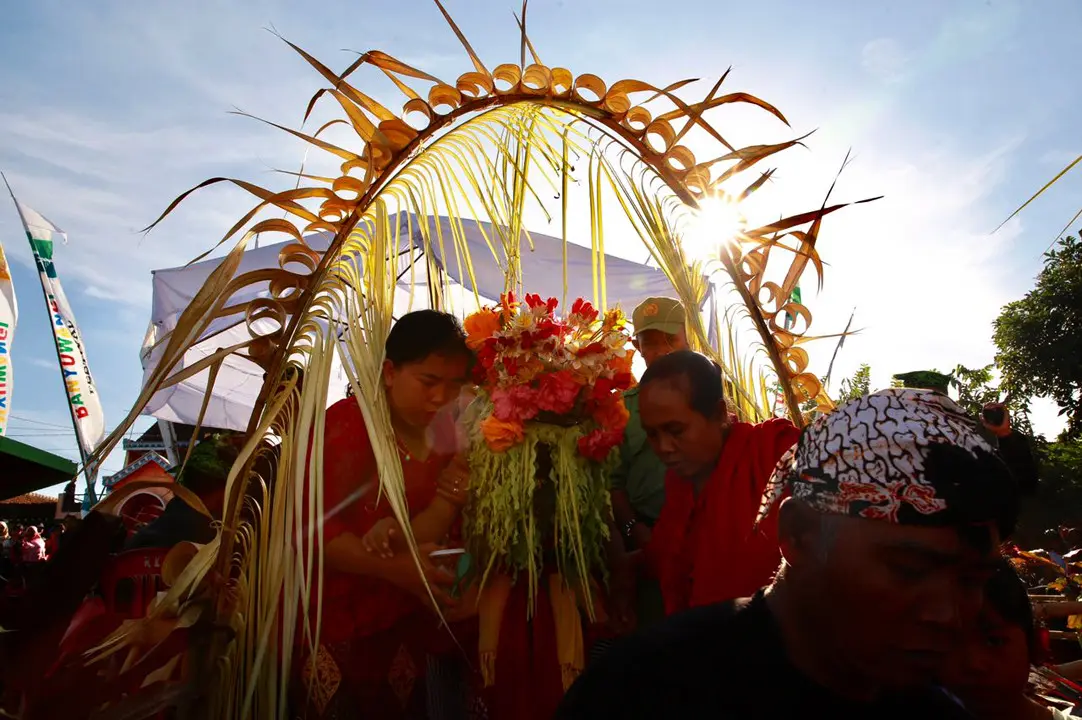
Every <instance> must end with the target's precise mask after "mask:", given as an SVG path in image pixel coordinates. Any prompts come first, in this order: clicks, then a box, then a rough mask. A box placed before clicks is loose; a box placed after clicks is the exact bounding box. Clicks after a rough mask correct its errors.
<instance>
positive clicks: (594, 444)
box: [579, 428, 624, 462]
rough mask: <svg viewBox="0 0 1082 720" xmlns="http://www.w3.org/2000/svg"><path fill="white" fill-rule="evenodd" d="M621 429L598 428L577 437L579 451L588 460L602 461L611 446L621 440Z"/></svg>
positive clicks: (613, 446)
mask: <svg viewBox="0 0 1082 720" xmlns="http://www.w3.org/2000/svg"><path fill="white" fill-rule="evenodd" d="M623 437H624V433H623V430H619V431H616V430H604V429H602V428H598V429H597V430H594V431H592V432H590V433H588V434H586V435H583V436H582V437H580V438H579V453H581V454H582V456H583V457H585V458H586V459H588V460H593V461H594V462H604V461H605V460H606V459H608V457H609V453H611V452H612V450H613V448H615V447H616V446H617V445H619V444H620V441H621V440H623Z"/></svg>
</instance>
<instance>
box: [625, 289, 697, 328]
mask: <svg viewBox="0 0 1082 720" xmlns="http://www.w3.org/2000/svg"><path fill="white" fill-rule="evenodd" d="M686 318H687V316H686V314H685V312H684V306H683V305H682V304H681V303H680V301H679V300H673V299H672V298H665V297H652V298H646V299H645V300H643V301H642V302H641V303H639V306H638V307H637V308H635V312H633V313H632V314H631V324H632V325H634V326H635V334H636V335H638V334H639V333H644V332H646V331H647V330H657V331H658V332H663V333H665V334H666V335H679V334H680V333H681V332H682V331H683V330H684V322H685V320H686Z"/></svg>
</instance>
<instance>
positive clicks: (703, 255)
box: [683, 198, 747, 261]
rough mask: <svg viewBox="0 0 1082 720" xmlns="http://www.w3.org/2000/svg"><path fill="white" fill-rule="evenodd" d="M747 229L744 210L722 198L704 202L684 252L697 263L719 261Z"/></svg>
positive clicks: (692, 223) (686, 238)
mask: <svg viewBox="0 0 1082 720" xmlns="http://www.w3.org/2000/svg"><path fill="white" fill-rule="evenodd" d="M746 226H747V221H746V219H745V218H744V216H743V215H742V214H741V213H740V209H739V208H738V207H737V206H736V205H734V204H733V203H731V202H728V201H726V200H723V199H721V198H708V199H706V200H704V201H703V202H702V203H701V204H700V206H699V209H698V210H695V211H694V215H693V216H692V218H691V221H690V222H689V223H688V226H687V229H686V231H685V233H684V237H683V245H684V252H686V253H687V254H688V256H689V257H690V258H691V259H693V260H701V261H711V260H717V259H718V255H719V253H720V252H721V249H722V248H723V247H725V246H726V245H728V244H730V243H732V242H734V241H735V240H736V239H737V238H738V237H739V236H740V234H741V232H742V231H743V230H744V228H745V227H746Z"/></svg>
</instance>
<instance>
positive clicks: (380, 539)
mask: <svg viewBox="0 0 1082 720" xmlns="http://www.w3.org/2000/svg"><path fill="white" fill-rule="evenodd" d="M401 535H402V526H401V525H399V524H398V520H396V519H395V518H393V517H388V518H383V519H382V520H379V521H377V522H376V524H375V525H373V526H372V528H371V529H370V530H369V531H368V532H366V533H365V534H364V537H363V538H361V542H362V543H363V544H364V549H365V550H367V551H368V552H370V553H373V554H376V555H379V556H380V557H381V558H392V557H394V554H395V548H396V546H397V545H398V542H397V541H398V540H399V538H400V537H401Z"/></svg>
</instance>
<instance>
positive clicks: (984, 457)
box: [559, 389, 1017, 720]
mask: <svg viewBox="0 0 1082 720" xmlns="http://www.w3.org/2000/svg"><path fill="white" fill-rule="evenodd" d="M786 495H788V497H785V496H786ZM782 498H785V499H784V501H782V502H781V504H780V507H779V508H778V541H779V545H780V547H781V554H782V558H783V560H782V566H781V569H780V570H779V571H778V574H777V576H776V578H775V580H774V582H773V583H772V584H771V585H770V586H769V587H767V588H765V589H763V590H761V591H760V592H758V593H756V594H755V595H754V596H753V597H751V598H746V599H743V600H738V601H733V602H726V603H719V604H717V605H713V606H708V607H703V608H698V609H695V610H692V611H690V612H687V613H684V614H682V615H678V616H675V617H672V618H669V619H667V620H666V621H665V622H664V623H663V624H661V625H659V626H657V627H655V628H653V629H652V630H651V631H650V632H648V633H645V634H643V635H641V636H638V637H635V638H632V639H630V640H629V641H627V643H626V644H625V645H624V646H623V647H622V648H613V651H612V652H610V653H608V655H606V656H605V658H604V659H603V661H602V662H600V663H599V664H598V665H597V666H596V667H591V668H589V669H588V670H587V671H586V673H584V674H583V676H582V677H581V678H580V679H579V682H578V683H576V685H575V686H573V687H572V688H571V690H570V691H569V693H568V695H567V697H566V699H565V706H564V708H563V709H562V711H561V712H562V714H561V715H559V717H573V718H579V717H583V718H585V717H591V718H605V717H614V718H615V717H619V718H636V717H643V718H647V717H649V718H653V717H657V716H659V715H661V716H664V717H715V718H750V717H808V718H832V720H839V719H845V718H854V719H855V718H876V720H883V719H884V718H898V719H899V720H900V719H901V718H922V719H926V718H955V717H967V715H966V714H965V713H964V712H962V711H961V709H960V708H959V707H958V706H957V704H955V703H954V701H953V700H951V699H949V697H948V696H947V695H946V694H944V693H943V692H942V691H940V690H939V689H938V687H937V685H936V683H937V681H938V677H939V674H940V672H941V671H942V669H943V664H944V662H945V660H946V657H947V653H948V650H949V649H950V648H951V647H952V645H953V644H954V643H955V642H956V641H957V639H958V638H959V637H960V635H961V633H962V631H963V629H964V626H965V624H967V623H971V622H974V621H975V619H976V616H977V613H978V611H979V609H980V604H981V599H982V586H983V583H984V582H985V580H986V579H987V578H988V577H989V575H990V572H991V568H993V567H994V558H995V556H996V545H997V543H998V541H999V539H1000V538H1001V537H1003V536H1004V535H1005V534H1007V533H1009V532H1010V531H1011V529H1012V528H1013V525H1014V522H1015V517H1016V515H1017V487H1016V483H1015V480H1014V478H1013V477H1012V475H1011V473H1010V471H1009V470H1008V469H1007V467H1006V466H1005V465H1004V464H1003V462H1002V461H1001V460H1000V459H999V458H998V457H997V456H996V454H995V452H994V450H993V448H992V447H991V446H990V445H989V444H988V443H987V442H986V441H985V440H984V439H983V438H982V437H981V435H980V433H979V431H978V427H977V425H976V423H975V422H974V421H973V420H971V419H970V418H968V417H966V416H965V414H964V413H963V411H962V410H961V408H959V407H958V406H957V405H956V404H954V403H953V402H952V401H951V400H950V399H948V398H946V397H944V396H943V395H940V394H937V393H934V392H928V391H923V390H910V389H891V390H882V391H880V392H877V393H873V394H871V395H867V396H865V397H862V398H859V399H857V400H853V401H851V402H849V403H846V404H845V405H843V406H841V407H840V408H838V409H837V410H835V411H834V412H833V413H831V414H829V415H825V416H823V417H820V418H818V419H817V420H816V421H815V422H814V423H813V424H812V425H811V426H809V427H808V428H807V429H806V430H805V431H804V433H803V434H802V435H801V438H800V442H799V443H798V444H797V447H796V448H795V450H794V451H793V452H790V453H787V454H786V456H785V457H784V458H782V460H781V461H780V462H779V463H778V466H777V468H776V470H775V472H774V475H773V477H772V478H771V482H770V485H769V486H768V489H767V492H766V494H765V496H764V501H763V506H762V508H761V510H760V515H761V516H764V515H766V514H767V512H769V511H770V509H771V508H772V507H774V506H775V504H777V503H778V502H779V501H780V500H782ZM614 699H615V702H614Z"/></svg>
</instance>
